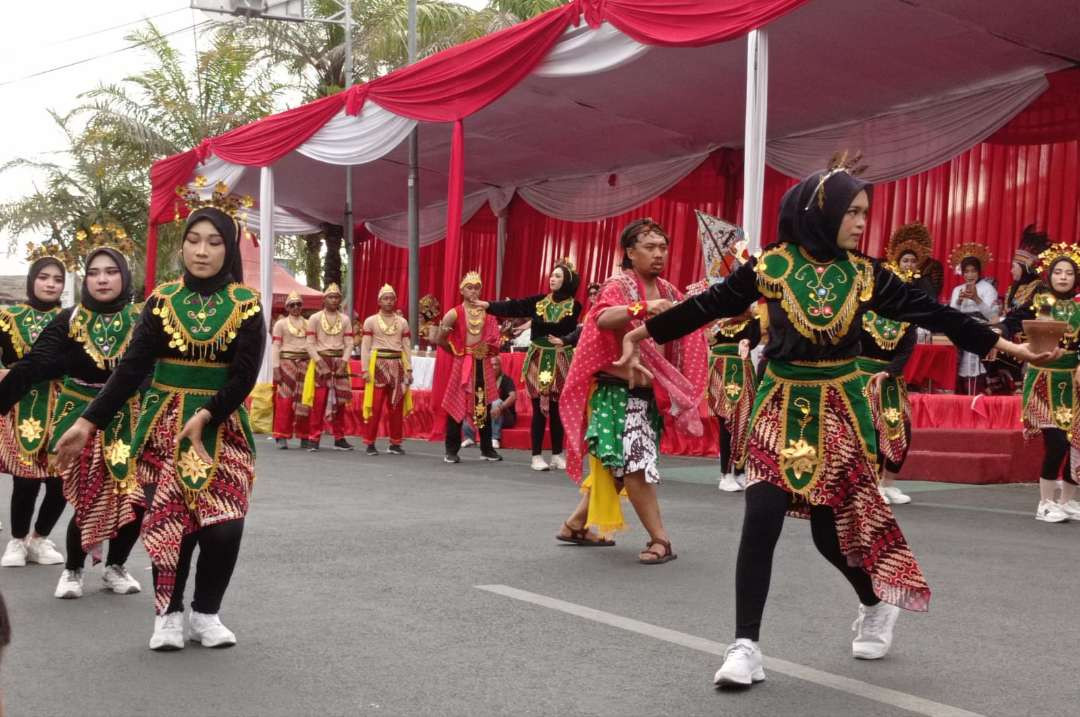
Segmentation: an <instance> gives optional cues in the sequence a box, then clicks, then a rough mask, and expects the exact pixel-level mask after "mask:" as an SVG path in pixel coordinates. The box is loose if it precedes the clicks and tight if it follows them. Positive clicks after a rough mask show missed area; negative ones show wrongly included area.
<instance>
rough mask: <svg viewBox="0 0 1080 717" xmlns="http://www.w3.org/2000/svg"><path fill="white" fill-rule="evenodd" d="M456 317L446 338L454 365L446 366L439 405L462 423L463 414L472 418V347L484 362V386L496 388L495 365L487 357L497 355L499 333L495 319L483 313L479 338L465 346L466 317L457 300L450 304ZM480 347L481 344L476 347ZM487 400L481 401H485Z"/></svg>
mask: <svg viewBox="0 0 1080 717" xmlns="http://www.w3.org/2000/svg"><path fill="white" fill-rule="evenodd" d="M454 312H455V313H456V314H457V321H455V322H454V328H453V329H452V330H451V331H450V335H449V336H448V337H447V338H446V340H447V342H448V343H449V344H450V349H451V353H453V355H454V365H453V367H452V368H451V369H450V380H449V381H448V382H447V384H446V394H445V395H444V396H443V402H442V407H443V410H444V411H446V413H447V415H449V416H450V417H451V418H453V419H454V420H455V421H457V422H458V423H462V422H463V421H464V420H465V418H466V416H468V417H469V420H470V421H472V420H473V411H472V410H471V409H472V407H473V405H474V396H475V394H474V391H475V389H476V381H475V376H474V375H473V374H474V365H475V361H474V360H473V358H474V357H473V354H472V353H471V352H474V351H482V352H484V353H483V356H482V358H483V359H484V360H483V365H484V376H483V379H484V387H485V389H486V390H487V391H488V392H491V391H498V382H497V381H496V380H495V367H494V366H492V365H491V357H493V356H498V355H499V344H500V343H501V341H502V337H501V336H500V335H499V323H498V322H497V321H496V320H495V317H494V316H492V315H491V314H488V313H485V314H484V328H483V329H481V330H480V331H481V333H480V342H479V343H476V344H473V345H472V346H469V345H468V344H467V338H468V333H467V326H468V319H467V318H466V314H465V305H464V304H458V305H457V306H456V307H455V308H454ZM478 347H483V348H478ZM487 403H490V401H485V405H486V404H487Z"/></svg>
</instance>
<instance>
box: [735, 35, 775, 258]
mask: <svg viewBox="0 0 1080 717" xmlns="http://www.w3.org/2000/svg"><path fill="white" fill-rule="evenodd" d="M768 99H769V37H768V35H766V34H765V31H764V30H751V31H750V34H748V35H747V36H746V127H745V138H744V142H743V219H742V225H743V230H744V231H745V232H746V237H747V239H749V240H750V246H749V247H748V249H749V251H750V253H754V252H756V251H758V250H759V249H760V248H761V226H762V217H761V211H762V204H763V196H764V193H765V120H766V116H767V115H768Z"/></svg>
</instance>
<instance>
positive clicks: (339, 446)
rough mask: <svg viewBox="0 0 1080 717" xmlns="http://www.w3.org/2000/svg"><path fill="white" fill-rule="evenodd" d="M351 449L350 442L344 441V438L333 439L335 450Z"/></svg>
mask: <svg viewBox="0 0 1080 717" xmlns="http://www.w3.org/2000/svg"><path fill="white" fill-rule="evenodd" d="M352 449H353V447H352V444H351V443H349V442H348V441H346V440H345V439H344V438H339V439H337V440H336V441H334V450H335V451H351V450H352Z"/></svg>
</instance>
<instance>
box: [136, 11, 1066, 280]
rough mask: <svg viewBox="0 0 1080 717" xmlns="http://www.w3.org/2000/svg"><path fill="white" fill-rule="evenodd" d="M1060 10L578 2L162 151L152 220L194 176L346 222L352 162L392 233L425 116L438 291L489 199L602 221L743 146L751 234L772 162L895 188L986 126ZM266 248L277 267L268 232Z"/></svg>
mask: <svg viewBox="0 0 1080 717" xmlns="http://www.w3.org/2000/svg"><path fill="white" fill-rule="evenodd" d="M1071 5H1072V2H1070V1H1069V0H1029V1H1028V2H1025V3H1016V2H1014V1H1013V0H919V1H917V2H913V1H907V0H905V1H901V0H809V1H808V0H756V1H754V2H751V1H750V0H575V1H574V2H571V3H569V4H567V5H566V6H563V7H561V8H557V9H555V10H552V11H550V12H548V13H545V14H544V15H541V16H539V17H537V18H534V19H533V20H530V21H528V22H525V23H522V24H520V25H517V26H515V27H512V28H510V29H507V30H504V31H502V32H499V33H495V34H493V35H489V36H487V37H484V38H481V39H479V40H476V41H474V42H471V43H467V44H465V45H461V46H459V47H454V48H451V49H449V50H446V51H444V52H442V53H439V54H438V55H435V56H432V57H429V58H427V59H426V60H424V61H421V62H419V63H417V64H415V65H412V66H410V67H408V68H405V69H402V70H399V71H396V72H394V73H391V74H389V75H386V76H384V77H380V78H378V79H376V80H373V81H372V82H370V83H367V84H365V85H359V86H356V87H353V88H351V89H349V90H347V91H345V92H342V93H339V94H337V95H334V96H332V97H327V98H323V99H321V100H318V101H316V102H313V103H311V104H308V105H304V106H302V107H298V108H296V109H294V110H290V111H288V112H284V113H281V114H278V115H274V116H271V117H268V118H266V119H264V120H261V121H259V122H256V123H253V124H251V125H248V126H245V127H241V128H239V129H236V130H233V131H231V132H228V133H226V134H224V135H221V136H219V137H214V138H210V139H207V140H205V141H204V142H203V143H202V144H200V145H199V146H198V147H196V148H194V149H192V150H190V151H188V152H185V153H182V154H179V155H175V156H173V157H169V158H167V159H164V160H162V161H160V162H158V163H157V164H155V166H154V168H153V170H152V172H151V179H152V183H153V195H152V199H151V217H150V219H151V226H152V227H154V226H155V225H156V224H158V223H163V222H166V221H170V220H172V219H173V217H174V214H175V212H176V210H177V208H176V201H177V199H176V195H175V189H176V187H177V186H179V185H185V184H189V183H191V182H192V181H193V180H194V178H195V176H196V175H203V176H204V177H206V178H207V179H208V180H209V181H208V182H207V186H208V187H212V186H213V185H214V184H215V183H216V182H217V181H225V182H226V183H227V184H228V185H229V187H230V189H231V190H232V191H235V192H239V193H246V194H253V195H256V196H258V198H259V216H258V217H257V218H256V217H250V218H249V223H250V224H252V226H253V227H261V228H262V230H263V231H262V232H261V233H262V234H263V235H264V236H272V235H273V234H274V233H282V232H300V231H312V230H317V229H318V227H319V225H320V224H321V223H323V222H331V223H341V216H342V208H343V207H344V206H345V197H344V184H345V183H344V181H343V180H344V176H345V171H346V167H351V169H350V170H349V171H351V172H352V176H353V184H352V186H353V193H352V197H351V199H352V206H353V214H354V216H356V217H358V218H360V219H361V220H363V222H364V227H365V228H366V229H367V230H368V231H369V232H371V233H372V234H373V235H374V236H375V237H376V238H377V239H379V240H381V241H385V242H389V243H392V244H396V245H399V246H404V245H405V243H406V237H407V232H406V227H407V226H408V219H407V216H406V214H405V209H406V205H407V189H406V187H407V175H408V160H407V153H408V149H407V143H406V142H405V141H404V140H405V139H406V137H407V136H408V135H409V133H410V132H411V131H412V129H413V128H414V127H416V126H417V124H418V123H419V124H422V125H423V127H422V129H421V132H420V137H421V141H420V173H419V185H420V197H421V206H422V209H421V211H420V237H421V243H422V244H428V243H432V242H435V241H439V240H440V239H442V238H443V237H444V236H445V237H446V245H445V252H444V257H445V258H444V261H445V265H444V271H443V277H444V287H443V292H442V295H443V297H444V298H445V297H450V296H453V295H455V293H456V286H457V282H458V279H459V277H460V275H461V273H462V272H461V224H462V222H463V221H466V220H467V219H468V218H469V217H470V216H471V214H472V213H473V212H475V211H477V210H478V209H479V208H480V207H482V206H483V205H484V204H485V203H488V204H489V205H490V206H491V208H492V209H493V210H494V211H495V213H496V215H500V216H501V215H503V214H504V212H505V208H506V207H507V205H508V203H509V201H510V199H511V198H512V197H513V196H514V195H515V194H516V195H517V196H519V197H520V198H521V199H522V200H524V201H526V202H528V203H529V204H531V205H532V206H534V207H535V208H537V209H538V210H540V211H541V212H544V213H546V214H548V215H550V216H557V217H560V218H564V219H576V220H589V219H598V218H602V217H606V216H612V215H615V214H618V213H620V212H623V211H626V210H627V209H629V208H632V207H634V206H637V205H639V204H641V203H642V202H644V201H646V200H648V199H651V198H653V197H655V196H657V195H659V194H660V193H662V192H663V191H665V190H666V189H668V188H669V187H671V186H673V185H674V184H675V183H677V182H678V181H679V180H680V179H682V178H683V177H684V176H686V175H687V174H688V173H690V172H691V171H693V170H694V169H695V168H696V167H697V166H698V165H699V164H700V163H701V162H702V161H704V159H705V157H706V156H707V155H708V153H709V152H710V151H712V150H714V149H716V148H718V147H723V146H731V147H737V146H743V147H744V153H745V154H744V156H745V158H744V187H745V188H746V189H745V191H744V197H745V201H744V206H743V216H742V218H741V222H742V224H743V225H744V226H745V227H746V228H747V230H748V232H749V234H750V236H751V237H752V238H755V239H756V238H758V237H759V236H760V235H761V232H760V226H761V216H760V213H761V210H760V205H761V188H762V181H763V176H764V164H765V162H766V161H767V162H768V163H769V164H770V165H771V166H772V167H773V168H775V169H778V170H780V171H782V172H784V173H785V174H788V175H790V176H802V175H805V174H808V173H809V172H811V171H814V170H815V169H818V168H820V167H822V166H823V164H824V162H825V161H826V160H827V159H828V157H829V155H831V154H832V153H833V151H834V150H836V149H838V148H857V149H861V150H862V151H863V152H864V154H865V155H866V156H867V157H868V158H869V160H870V164H871V168H870V171H869V172H868V178H869V179H871V180H873V181H888V180H892V179H897V178H900V177H904V176H908V175H912V174H915V173H918V172H920V171H923V170H925V169H929V168H930V167H933V166H935V165H938V164H940V163H942V162H944V161H946V160H948V159H950V158H951V157H953V156H955V155H957V154H959V153H961V152H963V151H964V150H966V149H968V148H970V147H971V146H973V145H975V144H976V143H978V142H980V141H982V140H983V139H985V138H986V137H988V136H990V135H991V134H993V133H994V132H995V131H996V130H998V129H999V128H1001V127H1002V126H1003V125H1005V124H1006V123H1007V122H1008V121H1009V120H1010V119H1011V118H1012V117H1013V116H1015V115H1016V114H1017V113H1018V112H1020V111H1021V110H1022V109H1023V108H1024V107H1025V106H1027V105H1028V104H1029V103H1031V102H1032V101H1033V100H1035V99H1036V98H1037V97H1038V96H1039V95H1040V93H1042V92H1043V90H1044V89H1045V88H1046V86H1047V80H1046V78H1045V75H1046V74H1047V73H1049V72H1054V71H1056V70H1060V69H1062V68H1065V67H1069V66H1071V65H1072V64H1075V63H1076V59H1075V55H1076V54H1077V49H1078V48H1080V18H1078V15H1077V13H1075V11H1074V8H1072V7H1070V6H1071ZM744 36H746V37H747V38H748V40H747V42H746V43H745V44H744V43H742V42H735V40H738V39H741V38H742V37H744ZM744 78H745V82H744V81H743V79H744ZM766 89H767V90H768V92H766ZM766 100H767V101H766ZM766 117H767V118H768V122H767V123H766ZM766 127H767V129H768V132H767V137H768V139H766ZM255 167H258V168H259V172H254V171H251V169H252V168H255ZM616 173H617V176H618V181H611V180H612V179H614V177H615V174H616ZM154 239H155V232H154V229H153V228H152V230H151V236H150V237H149V242H148V244H149V257H148V258H149V261H148V262H147V263H148V267H149V269H148V277H147V285H148V286H152V285H153V279H154V277H153V266H154V261H153V259H154V252H155V249H156V247H155V241H154ZM262 254H263V266H264V267H266V266H270V265H271V263H272V262H271V260H270V257H271V256H272V246H271V242H269V241H264V242H263V243H262ZM261 288H262V290H263V291H264V293H265V292H268V291H270V274H269V273H268V272H267V273H264V274H263V276H262V286H261Z"/></svg>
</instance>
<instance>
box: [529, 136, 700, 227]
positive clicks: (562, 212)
mask: <svg viewBox="0 0 1080 717" xmlns="http://www.w3.org/2000/svg"><path fill="white" fill-rule="evenodd" d="M708 156H709V153H708V152H703V153H700V154H693V155H690V156H687V157H679V158H678V159H672V160H668V161H665V162H655V163H653V164H642V165H638V166H636V167H625V168H623V169H619V170H616V171H615V172H611V173H605V174H593V175H589V176H583V177H566V178H561V179H549V180H547V181H545V182H540V183H538V184H532V185H529V186H527V187H518V188H517V192H518V194H519V195H520V196H521V198H522V199H524V200H525V201H526V202H528V203H529V204H531V205H532V206H533V207H534V208H536V209H537V210H538V211H540V212H542V213H544V214H547V215H548V216H549V217H555V218H556V219H565V220H567V221H572V222H590V221H595V220H597V219H603V218H605V217H610V216H614V215H616V214H622V213H623V212H627V211H630V210H631V209H633V208H634V207H636V206H639V205H641V204H644V203H645V202H647V201H649V200H650V199H654V198H655V197H657V196H659V195H661V194H663V193H664V192H666V191H667V190H669V189H671V188H672V187H673V186H675V185H676V184H678V183H679V181H680V180H681V179H683V177H685V176H686V175H688V174H690V172H692V171H694V170H695V169H697V167H698V165H700V164H701V163H702V162H704V161H705V158H706V157H708Z"/></svg>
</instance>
